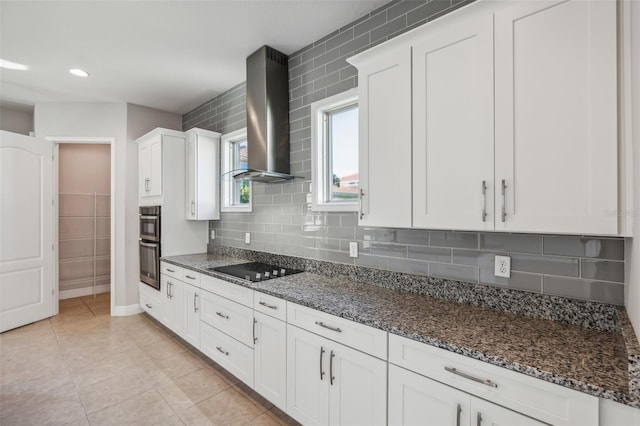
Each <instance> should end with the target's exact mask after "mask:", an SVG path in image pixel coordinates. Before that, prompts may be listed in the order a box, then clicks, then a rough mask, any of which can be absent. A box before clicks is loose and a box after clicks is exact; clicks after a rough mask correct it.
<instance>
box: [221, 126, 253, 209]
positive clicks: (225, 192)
mask: <svg viewBox="0 0 640 426" xmlns="http://www.w3.org/2000/svg"><path fill="white" fill-rule="evenodd" d="M246 138H247V128H246V127H243V128H242V129H238V130H234V131H233V132H229V133H225V134H224V135H222V137H221V138H220V165H221V168H220V170H221V173H220V174H221V175H222V178H221V179H220V211H221V212H247V213H250V212H252V211H253V182H251V181H249V204H248V205H245V206H238V205H230V203H229V198H230V197H231V195H230V194H231V189H230V186H231V184H230V183H228V184H227V183H226V182H230V181H229V179H233V177H231V176H230V175H229V174H228V172H229V171H230V169H231V158H230V151H229V149H228V148H229V144H231V143H233V142H237V141H239V140H242V139H246Z"/></svg>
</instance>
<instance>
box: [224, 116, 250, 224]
mask: <svg viewBox="0 0 640 426" xmlns="http://www.w3.org/2000/svg"><path fill="white" fill-rule="evenodd" d="M247 167H248V154H247V129H246V128H244V129H240V130H236V131H235V132H231V133H227V134H225V135H222V179H221V181H222V205H221V207H220V209H221V210H222V211H223V212H250V211H251V182H249V181H248V180H247V179H238V180H236V179H234V178H233V176H234V175H236V174H237V173H238V172H239V171H241V170H246V169H247Z"/></svg>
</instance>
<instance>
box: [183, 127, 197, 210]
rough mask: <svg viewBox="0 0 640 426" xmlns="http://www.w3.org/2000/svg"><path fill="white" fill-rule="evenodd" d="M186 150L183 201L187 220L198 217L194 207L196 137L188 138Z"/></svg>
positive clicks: (195, 203)
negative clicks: (184, 195)
mask: <svg viewBox="0 0 640 426" xmlns="http://www.w3.org/2000/svg"><path fill="white" fill-rule="evenodd" d="M186 149H187V164H186V173H187V179H186V181H187V197H186V198H185V201H186V203H187V205H186V210H185V214H186V216H185V217H186V218H187V219H197V218H198V216H197V214H196V206H197V201H198V200H197V198H196V194H197V190H196V185H197V184H198V182H197V180H196V175H197V173H198V164H197V161H196V152H197V150H198V135H193V136H189V138H188V139H187V144H186Z"/></svg>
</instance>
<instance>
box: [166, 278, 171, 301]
mask: <svg viewBox="0 0 640 426" xmlns="http://www.w3.org/2000/svg"><path fill="white" fill-rule="evenodd" d="M167 299H171V281H167Z"/></svg>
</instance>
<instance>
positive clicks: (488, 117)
mask: <svg viewBox="0 0 640 426" xmlns="http://www.w3.org/2000/svg"><path fill="white" fill-rule="evenodd" d="M445 19H446V18H445ZM493 139H494V137H493V16H492V15H489V16H476V17H467V18H463V19H458V18H457V17H454V18H453V19H449V20H446V21H444V20H443V21H442V22H438V23H434V26H433V27H432V28H431V31H429V32H428V33H426V34H425V36H424V37H422V38H421V39H420V41H419V42H418V43H416V44H415V45H414V47H413V226H414V227H418V228H444V229H469V230H471V229H478V230H484V229H493V195H492V194H493V172H494V166H493V159H494V154H493Z"/></svg>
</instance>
